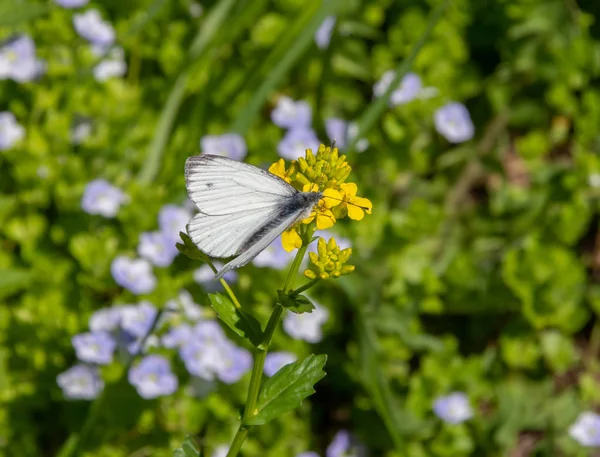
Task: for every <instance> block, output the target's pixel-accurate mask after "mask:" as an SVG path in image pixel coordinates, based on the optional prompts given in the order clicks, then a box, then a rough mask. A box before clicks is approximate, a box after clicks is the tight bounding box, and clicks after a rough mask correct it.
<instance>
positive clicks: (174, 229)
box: [158, 205, 192, 245]
mask: <svg viewBox="0 0 600 457" xmlns="http://www.w3.org/2000/svg"><path fill="white" fill-rule="evenodd" d="M191 217H192V214H191V212H190V211H189V210H187V209H186V208H183V207H181V206H177V205H165V206H163V207H162V208H161V210H160V212H159V213H158V227H159V228H160V231H161V232H163V233H164V235H165V236H166V237H167V238H168V239H169V240H170V241H171V243H173V245H176V244H177V243H179V242H180V241H181V238H180V237H179V232H183V233H185V226H186V225H187V223H188V222H189V221H190V218H191Z"/></svg>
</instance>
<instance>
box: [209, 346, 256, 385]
mask: <svg viewBox="0 0 600 457" xmlns="http://www.w3.org/2000/svg"><path fill="white" fill-rule="evenodd" d="M221 357H222V358H223V363H222V364H221V365H220V366H219V369H218V370H217V376H218V378H219V379H220V380H221V381H223V382H224V383H225V384H233V383H235V382H237V381H239V380H240V378H241V377H242V376H244V374H245V373H247V372H248V370H250V368H251V367H252V356H251V355H250V353H249V352H248V351H247V350H246V349H242V348H239V347H237V346H236V345H234V344H233V343H231V342H230V341H225V343H224V344H223V345H222V346H221Z"/></svg>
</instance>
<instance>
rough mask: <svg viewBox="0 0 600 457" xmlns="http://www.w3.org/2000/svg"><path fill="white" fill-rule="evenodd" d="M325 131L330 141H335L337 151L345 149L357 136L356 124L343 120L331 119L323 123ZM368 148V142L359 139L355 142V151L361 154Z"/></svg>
mask: <svg viewBox="0 0 600 457" xmlns="http://www.w3.org/2000/svg"><path fill="white" fill-rule="evenodd" d="M325 131H326V132H327V136H328V137H329V139H330V140H331V141H335V146H336V147H338V148H339V149H345V148H346V146H347V145H348V143H350V142H351V141H352V140H354V138H356V135H357V134H358V124H357V123H356V122H347V121H345V120H343V119H338V118H335V117H332V118H330V119H327V120H326V121H325ZM368 147H369V140H367V139H366V138H361V139H359V140H358V141H357V142H356V151H357V152H363V151H364V150H365V149H367V148H368Z"/></svg>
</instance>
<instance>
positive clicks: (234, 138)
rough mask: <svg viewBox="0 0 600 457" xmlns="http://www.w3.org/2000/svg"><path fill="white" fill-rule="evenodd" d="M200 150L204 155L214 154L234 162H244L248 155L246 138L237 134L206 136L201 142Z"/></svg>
mask: <svg viewBox="0 0 600 457" xmlns="http://www.w3.org/2000/svg"><path fill="white" fill-rule="evenodd" d="M200 149H201V150H202V153H203V154H214V155H218V156H223V157H229V158H230V159H233V160H242V159H243V158H244V157H246V154H247V153H248V148H247V147H246V142H245V141H244V138H242V137H241V136H240V135H238V134H237V133H224V134H223V135H205V136H203V137H202V139H201V140H200Z"/></svg>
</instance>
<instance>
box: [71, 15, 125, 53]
mask: <svg viewBox="0 0 600 457" xmlns="http://www.w3.org/2000/svg"><path fill="white" fill-rule="evenodd" d="M73 25H74V26H75V30H76V31H77V33H78V34H79V35H80V36H81V37H82V38H85V39H86V40H88V41H89V42H90V43H92V44H95V45H99V46H102V47H104V48H108V47H109V46H111V45H112V44H113V43H114V42H115V29H113V26H112V25H111V24H110V22H108V21H103V20H102V17H101V16H100V12H99V11H98V10H96V9H89V10H87V11H86V12H85V13H80V14H74V15H73Z"/></svg>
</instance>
